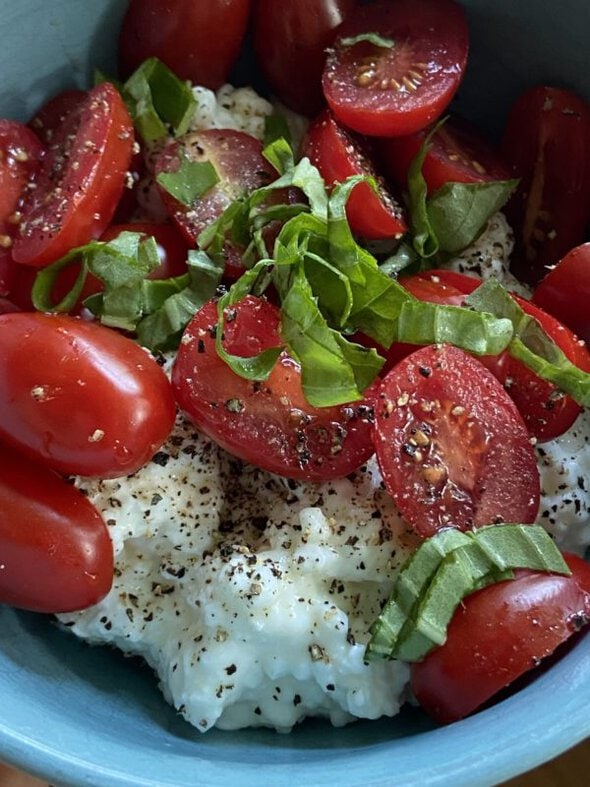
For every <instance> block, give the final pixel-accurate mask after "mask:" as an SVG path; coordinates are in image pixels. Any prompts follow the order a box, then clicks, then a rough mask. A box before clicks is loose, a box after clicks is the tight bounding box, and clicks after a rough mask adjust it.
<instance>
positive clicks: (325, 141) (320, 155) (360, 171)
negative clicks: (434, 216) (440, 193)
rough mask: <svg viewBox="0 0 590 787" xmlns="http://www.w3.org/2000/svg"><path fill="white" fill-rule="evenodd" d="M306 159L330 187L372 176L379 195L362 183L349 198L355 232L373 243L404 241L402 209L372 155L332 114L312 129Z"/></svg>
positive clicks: (322, 117)
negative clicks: (395, 239)
mask: <svg viewBox="0 0 590 787" xmlns="http://www.w3.org/2000/svg"><path fill="white" fill-rule="evenodd" d="M303 155H304V156H308V157H309V159H310V161H311V163H312V164H315V166H316V167H317V168H318V170H319V172H320V175H321V176H322V177H323V178H324V180H325V181H326V183H327V184H328V185H330V186H333V185H335V184H336V183H342V182H343V181H344V180H346V178H348V177H352V176H354V175H369V176H371V177H373V178H375V180H376V181H377V186H378V191H379V193H376V192H375V191H374V190H373V189H372V188H371V186H370V185H369V184H368V183H359V184H357V185H356V186H355V187H354V189H353V190H352V192H351V194H350V197H349V199H348V202H347V204H346V215H347V218H348V221H349V223H350V226H351V229H352V231H353V232H355V233H356V234H358V235H360V236H362V237H363V238H367V239H371V240H377V239H382V238H392V237H393V238H401V236H402V235H403V234H404V233H405V232H406V230H407V228H408V227H407V224H406V220H405V217H404V213H403V210H402V207H401V205H400V203H399V202H398V201H397V200H396V199H395V197H394V196H393V194H392V193H391V192H390V191H389V190H388V189H387V187H386V185H385V183H384V182H383V180H382V179H381V178H379V176H378V175H377V172H376V170H375V167H374V165H373V163H372V162H371V159H370V153H369V151H368V150H367V149H366V148H365V146H364V145H363V144H362V142H361V140H359V139H356V138H355V137H353V136H352V135H351V134H350V133H349V132H348V131H346V129H344V128H342V127H341V126H340V125H339V124H338V123H337V121H336V120H335V118H334V116H333V115H332V113H331V112H330V111H329V110H326V111H325V112H323V113H322V114H321V115H320V116H319V117H318V118H317V119H316V120H315V121H314V122H313V123H312V124H311V125H310V127H309V129H308V132H307V135H306V138H305V141H304V144H303Z"/></svg>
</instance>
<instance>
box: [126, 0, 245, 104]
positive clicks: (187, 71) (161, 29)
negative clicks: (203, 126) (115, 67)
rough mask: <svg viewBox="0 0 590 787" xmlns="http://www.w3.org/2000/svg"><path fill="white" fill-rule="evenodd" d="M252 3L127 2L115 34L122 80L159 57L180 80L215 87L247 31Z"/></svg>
mask: <svg viewBox="0 0 590 787" xmlns="http://www.w3.org/2000/svg"><path fill="white" fill-rule="evenodd" d="M249 10H250V0H223V1H222V2H220V1H219V0H197V1H195V0H131V2H130V3H129V7H128V8H127V11H126V13H125V17H124V18H123V24H122V26H121V32H120V36H119V67H120V70H121V73H122V75H123V76H124V77H127V76H129V74H131V72H132V71H135V69H136V68H137V67H138V66H139V65H141V63H142V62H143V61H144V60H146V59H147V58H148V57H158V58H159V59H160V60H162V61H163V62H164V63H166V65H167V66H168V68H171V69H172V71H174V72H175V73H176V74H177V75H178V76H179V77H180V78H181V79H190V80H191V81H192V82H194V83H195V84H197V85H204V86H205V87H209V88H213V89H217V88H218V87H220V86H221V85H222V84H223V83H224V82H226V81H227V78H228V75H229V72H230V69H231V67H232V65H233V63H234V61H235V59H236V58H237V56H238V53H239V51H240V47H241V45H242V39H243V38H244V34H245V32H246V26H247V23H248V13H249Z"/></svg>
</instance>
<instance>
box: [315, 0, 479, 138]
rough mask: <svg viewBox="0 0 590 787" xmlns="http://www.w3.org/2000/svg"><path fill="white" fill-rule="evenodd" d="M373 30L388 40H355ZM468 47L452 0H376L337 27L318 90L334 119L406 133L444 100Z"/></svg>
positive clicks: (365, 129) (431, 116) (373, 130)
mask: <svg viewBox="0 0 590 787" xmlns="http://www.w3.org/2000/svg"><path fill="white" fill-rule="evenodd" d="M374 33H377V34H378V35H379V36H381V38H382V39H383V40H385V41H389V42H393V44H392V45H391V46H389V45H386V46H378V45H376V44H375V43H373V42H372V41H370V40H366V39H364V40H360V41H356V39H357V37H358V36H361V37H362V36H366V35H367V34H374ZM355 41H356V42H355ZM468 48H469V36H468V30H467V22H466V19H465V13H464V11H463V9H462V8H461V6H460V5H459V4H458V3H456V2H454V0H395V2H389V1H388V0H378V2H375V3H372V4H370V5H367V6H362V7H360V8H359V9H357V10H356V11H354V12H353V13H351V14H350V15H349V16H348V17H347V19H346V20H345V21H344V22H343V23H342V25H341V26H340V28H339V29H338V31H337V37H336V42H335V46H334V48H333V49H332V50H331V51H330V53H329V55H328V59H327V62H326V67H325V69H324V74H323V78H322V84H323V90H324V95H325V97H326V100H327V102H328V105H329V107H330V108H331V109H332V111H333V112H334V114H335V115H336V117H337V118H338V120H340V122H342V123H343V124H344V125H345V126H349V127H350V128H352V129H354V130H355V131H359V132H360V133H362V134H370V135H375V136H383V137H386V136H400V135H402V134H413V133H414V132H415V131H419V130H420V129H422V128H425V127H426V126H427V125H428V124H429V123H432V121H433V120H435V119H436V118H437V117H438V116H439V115H440V114H441V112H442V111H443V110H444V109H445V107H446V106H447V105H448V104H449V102H450V101H451V99H452V97H453V95H454V94H455V92H456V90H457V88H458V87H459V84H460V82H461V79H462V77H463V73H464V71H465V66H466V63H467V52H468Z"/></svg>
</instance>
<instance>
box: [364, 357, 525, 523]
mask: <svg viewBox="0 0 590 787" xmlns="http://www.w3.org/2000/svg"><path fill="white" fill-rule="evenodd" d="M375 450H376V453H377V460H378V462H379V466H380V468H381V473H382V475H383V480H384V482H385V486H386V488H387V490H388V492H389V493H390V494H391V496H392V497H393V498H394V500H395V502H396V504H397V506H398V508H399V510H400V512H401V514H402V516H403V517H404V518H405V519H406V520H407V521H408V522H409V523H410V524H411V525H412V526H413V528H414V530H415V531H416V532H417V533H418V534H419V535H421V536H423V537H425V538H427V537H429V536H431V535H433V534H434V533H436V532H437V531H438V530H441V529H442V528H445V527H456V528H458V529H460V530H466V529H468V528H471V527H478V526H479V525H486V524H491V523H495V522H501V521H504V522H522V523H527V522H534V520H535V517H536V515H537V510H538V506H539V471H538V469H537V462H536V459H535V453H534V450H533V447H532V445H531V443H530V440H529V436H528V433H527V430H526V427H525V425H524V423H523V421H522V418H521V416H520V414H519V412H518V410H517V409H516V407H515V405H514V403H513V402H512V400H511V399H510V397H509V396H508V394H507V393H506V392H505V391H504V389H503V388H502V386H501V385H500V383H499V382H498V381H497V380H496V378H495V377H494V376H493V375H492V374H491V373H490V372H488V371H487V369H486V368H485V367H484V366H483V365H482V364H481V363H480V362H479V361H477V360H476V359H475V358H472V357H471V356H470V355H468V354H467V353H465V352H463V351H462V350H459V349H457V348H456V347H451V346H448V345H442V346H438V347H436V346H428V347H423V348H422V349H420V350H417V351H416V352H414V353H412V355H409V356H408V357H407V358H405V359H404V360H403V361H401V362H400V363H398V364H397V366H395V367H394V368H393V369H392V370H391V371H390V372H389V373H388V374H387V375H386V376H385V378H384V379H383V381H382V384H381V389H380V391H379V394H378V403H377V406H376V411H375Z"/></svg>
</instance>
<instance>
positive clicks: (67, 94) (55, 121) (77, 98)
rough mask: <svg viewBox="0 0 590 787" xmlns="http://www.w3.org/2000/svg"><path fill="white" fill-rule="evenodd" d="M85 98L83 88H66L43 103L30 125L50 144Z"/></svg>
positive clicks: (43, 140) (40, 137)
mask: <svg viewBox="0 0 590 787" xmlns="http://www.w3.org/2000/svg"><path fill="white" fill-rule="evenodd" d="M85 100H86V93H85V92H84V91H83V90H64V91H63V92H62V93H58V94H57V95H55V96H53V98H50V99H49V101H46V102H45V104H43V106H42V107H41V108H40V109H39V110H38V111H37V113H36V115H34V116H33V118H32V119H31V121H30V122H29V127H30V128H31V129H32V130H33V131H34V132H35V134H37V136H38V137H39V139H41V140H42V142H44V143H45V144H46V145H49V144H50V143H51V142H52V141H53V138H54V136H55V134H56V133H57V131H58V130H59V128H60V127H61V126H62V125H63V123H64V122H65V120H66V117H67V116H68V115H69V114H70V112H73V111H74V110H76V109H78V108H79V107H80V105H81V104H82V103H83V102H84V101H85Z"/></svg>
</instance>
